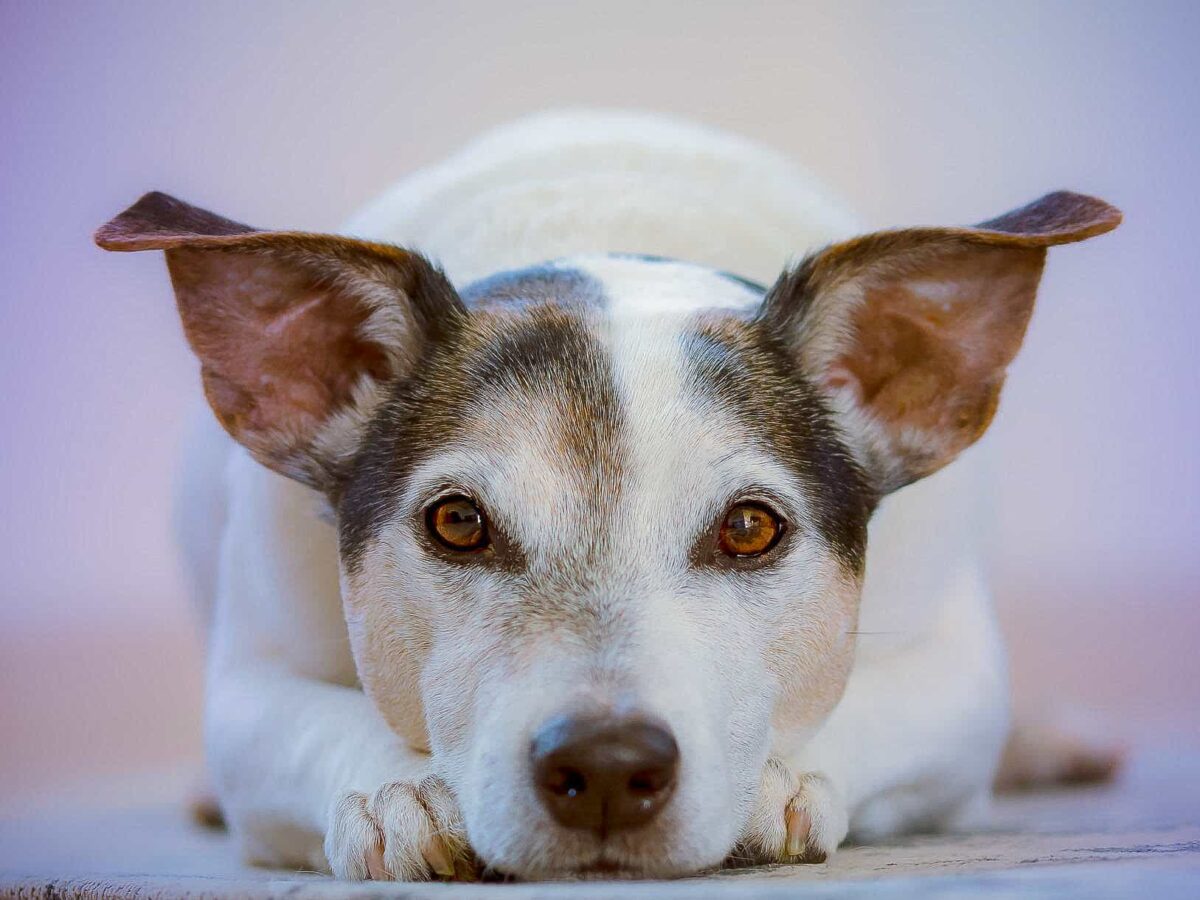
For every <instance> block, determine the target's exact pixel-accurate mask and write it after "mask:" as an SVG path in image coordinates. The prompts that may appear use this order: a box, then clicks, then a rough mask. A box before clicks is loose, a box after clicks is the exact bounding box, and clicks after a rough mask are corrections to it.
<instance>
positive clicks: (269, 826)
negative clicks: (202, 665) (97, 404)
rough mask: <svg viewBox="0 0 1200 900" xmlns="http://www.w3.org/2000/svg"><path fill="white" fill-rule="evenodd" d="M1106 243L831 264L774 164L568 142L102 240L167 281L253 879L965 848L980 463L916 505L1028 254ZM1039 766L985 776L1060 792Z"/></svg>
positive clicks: (974, 411)
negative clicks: (345, 197) (285, 214)
mask: <svg viewBox="0 0 1200 900" xmlns="http://www.w3.org/2000/svg"><path fill="white" fill-rule="evenodd" d="M1120 219H1121V214H1120V213H1119V212H1118V211H1117V210H1116V209H1114V208H1113V207H1112V206H1110V205H1108V204H1107V203H1104V202H1103V201H1101V200H1097V199H1094V198H1092V197H1087V196H1082V195H1079V194H1074V193H1068V192H1057V193H1052V194H1049V195H1048V196H1045V197H1043V198H1042V199H1040V200H1037V201H1035V202H1033V203H1030V204H1029V205H1027V206H1024V207H1021V208H1019V209H1016V210H1015V211H1013V212H1010V213H1007V214H1004V215H1001V216H999V217H997V218H992V219H990V220H988V221H985V222H983V223H982V224H980V225H976V226H973V227H915V228H903V229H898V230H891V231H882V232H875V233H870V234H866V235H865V236H858V237H851V236H849V235H850V234H851V232H852V231H853V229H854V222H853V219H852V218H851V217H850V216H849V215H848V214H846V213H845V211H844V210H843V209H842V207H841V206H840V205H839V204H838V203H837V202H836V201H835V200H833V199H831V198H830V197H829V196H828V195H827V194H826V193H825V192H824V191H823V190H822V189H821V188H820V186H819V184H818V183H817V182H816V180H815V179H813V178H812V177H811V176H810V175H808V174H807V173H805V172H803V171H802V170H800V169H798V168H796V167H795V166H793V165H792V164H791V163H789V162H788V161H787V160H785V159H784V158H782V157H780V156H778V155H776V154H774V153H773V152H771V151H769V150H766V149H764V148H762V147H759V146H757V145H755V144H753V143H751V142H749V141H746V140H743V139H741V138H738V137H734V136H731V135H727V134H723V133H720V132H717V131H714V130H710V129H707V128H703V127H700V126H695V125H691V124H687V123H681V122H675V121H671V120H666V119H661V118H658V117H653V116H647V115H640V114H623V113H602V112H586V113H560V114H550V115H543V116H541V117H535V118H533V119H530V120H526V121H523V122H520V123H517V124H516V125H512V126H509V127H507V128H502V129H500V130H499V131H497V132H494V133H493V134H491V135H489V136H486V137H484V138H483V139H481V140H479V141H478V142H477V143H476V144H474V145H472V146H471V147H469V148H468V149H466V150H464V151H462V152H461V153H459V154H457V155H456V156H453V157H451V158H450V159H449V160H447V161H446V162H445V163H443V164H441V165H440V166H435V167H433V168H432V169H430V170H427V171H425V172H423V173H419V174H417V175H415V176H412V177H411V178H409V179H406V180H405V181H404V182H402V183H401V184H400V185H399V186H397V187H396V188H394V189H393V190H392V191H390V192H388V193H387V194H385V195H384V196H383V197H382V198H381V199H380V200H379V201H377V202H376V203H375V204H373V205H372V206H371V207H369V208H368V209H367V210H366V211H365V212H364V213H362V214H361V215H360V216H359V217H358V218H356V219H355V220H353V221H352V222H351V223H350V224H349V225H348V226H347V227H346V228H345V229H344V233H345V234H348V235H355V237H349V236H341V235H331V234H310V233H305V232H299V231H264V230H258V229H255V228H251V227H248V226H246V225H242V224H239V223H238V222H235V221H232V220H229V219H226V218H223V217H221V216H218V215H215V214H213V213H210V212H206V211H204V210H202V209H199V208H197V207H194V206H191V205H188V204H186V203H183V202H181V201H179V200H176V199H173V198H171V197H169V196H166V195H164V194H160V193H152V194H147V195H146V196H144V197H143V198H142V199H141V200H139V201H138V202H137V203H136V204H134V205H133V206H132V207H130V208H129V209H127V210H126V211H125V212H123V213H121V214H120V215H118V216H117V217H116V218H115V219H113V220H112V221H110V222H109V223H108V224H106V225H104V226H103V227H101V228H100V229H99V231H98V232H97V235H96V240H97V242H98V244H99V245H100V246H101V247H103V248H105V249H108V250H118V251H135V250H161V251H165V255H166V260H167V265H168V268H169V271H170V276H171V281H172V284H173V287H174V292H175V296H176V299H177V303H178V308H179V313H180V316H181V319H182V324H183V329H184V332H185V334H186V337H187V339H188V342H189V344H190V346H191V347H192V349H193V350H194V351H195V354H196V356H197V357H198V358H199V361H200V368H201V377H202V381H203V386H204V393H205V396H206V398H207V401H208V404H209V406H211V409H212V412H214V413H215V416H216V421H217V422H219V424H220V426H221V429H217V428H216V427H215V426H213V425H206V426H202V427H200V428H199V430H198V431H197V434H196V435H195V436H194V437H193V439H192V440H191V441H190V443H189V449H188V451H187V453H186V457H185V466H184V477H183V480H182V488H181V494H180V503H179V504H178V506H179V510H180V517H179V521H180V529H181V533H182V535H183V540H184V548H185V557H186V560H187V563H188V566H189V570H190V572H191V575H192V582H193V583H194V585H195V588H196V592H197V595H198V598H199V600H200V603H201V604H202V607H203V608H204V609H205V610H206V616H207V619H208V621H209V622H210V624H209V632H208V657H207V658H208V665H207V679H206V682H207V683H206V710H205V719H206V727H205V735H206V752H207V756H208V759H209V768H210V774H211V778H212V784H213V789H214V791H215V792H216V796H217V798H218V800H219V803H220V806H221V809H222V811H223V813H224V816H225V818H226V820H227V821H228V823H229V825H230V828H231V830H232V833H233V834H234V836H235V837H236V839H237V840H238V842H239V845H240V847H241V848H242V850H243V853H244V855H245V856H246V858H247V859H249V860H250V861H253V862H257V863H261V864H266V865H272V866H296V867H303V868H310V869H320V870H324V871H332V872H333V873H334V874H335V875H337V876H338V877H341V878H349V879H395V880H421V879H430V878H459V879H470V878H474V877H477V876H478V875H479V874H480V873H481V872H492V873H500V874H503V875H505V876H511V877H518V878H523V879H551V878H579V877H672V876H679V875H685V874H691V873H696V872H700V871H703V870H706V869H710V868H712V867H715V866H720V865H722V864H736V863H764V862H788V861H791V862H817V861H821V860H824V859H825V858H826V857H827V856H829V854H832V853H833V852H834V851H835V850H836V849H837V847H838V846H839V844H841V843H842V842H843V840H844V839H846V837H847V835H848V834H849V835H851V836H852V837H854V838H855V839H857V840H876V839H880V838H883V837H886V836H889V835H894V834H897V833H903V832H908V831H913V830H918V829H950V828H959V827H968V826H970V825H972V824H973V823H977V822H978V821H980V816H981V815H982V814H983V812H984V811H985V810H986V806H987V803H988V800H989V797H990V796H991V791H992V784H993V781H994V780H995V779H996V777H997V768H998V764H999V760H1000V756H1001V752H1002V749H1003V747H1004V744H1005V739H1006V736H1007V735H1008V733H1009V728H1010V721H1009V719H1010V716H1009V696H1008V694H1009V691H1008V682H1007V669H1006V658H1005V652H1004V647H1003V643H1002V641H1001V638H1000V634H999V630H998V627H997V624H996V620H995V617H994V612H993V607H992V602H991V599H990V595H989V591H988V587H987V583H986V580H985V578H984V576H983V574H982V570H981V566H980V562H979V558H980V551H979V548H978V546H977V545H976V535H977V534H978V531H979V529H978V528H977V527H975V524H974V523H975V521H976V519H977V517H978V513H977V512H976V503H975V497H974V488H973V485H977V484H978V481H979V478H980V477H981V476H980V475H979V472H978V469H979V465H978V463H977V462H973V461H972V460H971V459H970V458H969V457H970V456H971V455H970V454H968V458H967V459H964V460H963V461H961V462H960V463H958V464H957V465H955V466H952V467H950V468H948V469H946V470H945V471H941V470H942V469H943V467H945V466H947V464H949V463H950V462H951V461H952V460H954V459H955V458H956V457H957V456H958V455H959V454H960V453H962V452H963V451H964V450H966V449H967V448H968V447H969V446H970V445H971V444H973V443H974V442H975V441H976V440H977V439H978V438H979V437H980V436H981V435H982V434H983V432H984V430H985V429H986V428H987V427H988V424H989V422H990V421H991V419H992V416H993V414H994V413H995V411H996V406H997V402H998V398H999V395H1000V390H1001V385H1002V383H1003V381H1004V377H1005V370H1006V367H1007V366H1008V365H1009V363H1010V362H1011V361H1012V360H1013V358H1014V355H1015V354H1016V353H1017V350H1018V347H1019V345H1020V343H1021V341H1022V337H1023V335H1024V333H1025V330H1026V326H1027V324H1028V322H1029V318H1030V315H1031V312H1032V310H1033V305H1034V297H1035V293H1036V289H1037V285H1038V281H1039V278H1040V275H1041V272H1042V267H1043V262H1044V259H1045V256H1046V249H1047V248H1048V247H1051V246H1055V245H1059V244H1065V243H1070V242H1074V241H1080V240H1084V239H1086V238H1090V237H1093V236H1096V235H1099V234H1103V233H1105V232H1107V231H1110V230H1111V229H1113V228H1115V227H1116V226H1117V224H1118V223H1119V222H1120ZM814 248H818V249H814ZM805 251H806V252H807V255H805V256H803V258H802V259H801V260H800V261H799V262H796V263H794V264H793V263H789V259H792V258H794V257H795V255H796V254H799V253H801V252H805ZM433 257H436V258H437V260H438V261H439V263H440V265H441V266H442V267H441V268H439V265H437V264H435V263H434V262H431V261H430V259H431V258H433ZM760 279H761V282H760ZM764 285H769V286H764ZM222 429H223V430H222ZM226 434H227V435H228V437H226ZM230 437H231V438H232V441H230V440H229V438H230ZM868 547H870V550H869V551H868ZM1045 746H1046V745H1045V744H1042V745H1039V744H1037V743H1036V742H1035V744H1034V746H1033V747H1032V749H1030V747H1028V746H1025V747H1024V749H1023V750H1022V753H1021V754H1019V755H1018V756H1019V758H1018V759H1017V761H1016V762H1015V763H1014V765H1015V767H1016V768H1015V769H1014V771H1012V772H1010V773H1009V776H1008V777H1009V779H1010V780H1015V781H1020V780H1021V779H1022V771H1024V772H1025V773H1026V775H1028V773H1029V772H1032V771H1034V770H1037V771H1039V772H1042V774H1043V775H1045V776H1046V777H1049V778H1053V777H1055V775H1056V774H1062V772H1063V771H1065V769H1069V768H1070V767H1071V766H1075V767H1076V768H1078V765H1079V764H1080V760H1081V759H1083V760H1085V761H1086V759H1087V758H1088V757H1087V753H1088V752H1089V750H1088V748H1086V747H1085V748H1082V749H1073V750H1069V751H1057V752H1058V756H1055V755H1054V753H1055V752H1056V751H1052V750H1045V751H1044V750H1042V749H1039V748H1042V747H1045ZM1047 753H1048V754H1050V755H1047ZM1039 754H1040V755H1039ZM1106 765H1107V763H1106V762H1105V760H1104V758H1103V756H1102V755H1101V757H1100V768H1101V769H1104V768H1105V766H1106ZM1031 777H1032V778H1033V780H1037V776H1031Z"/></svg>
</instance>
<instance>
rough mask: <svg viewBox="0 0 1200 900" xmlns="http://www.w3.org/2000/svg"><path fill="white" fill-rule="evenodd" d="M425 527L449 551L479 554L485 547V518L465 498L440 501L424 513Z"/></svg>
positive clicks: (486, 537) (486, 535) (444, 498)
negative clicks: (469, 551)
mask: <svg viewBox="0 0 1200 900" xmlns="http://www.w3.org/2000/svg"><path fill="white" fill-rule="evenodd" d="M425 524H426V526H427V527H428V528H429V533H430V534H432V535H433V536H434V538H435V539H436V540H437V541H438V542H439V543H441V544H442V545H443V546H445V547H448V548H449V549H451V550H459V551H466V550H482V549H483V548H484V547H486V546H487V544H488V529H487V518H486V517H485V516H484V514H483V510H481V509H480V508H479V507H478V506H476V505H475V503H474V501H472V500H471V499H469V498H468V497H462V496H454V497H443V498H442V499H441V500H439V501H438V502H437V503H435V504H433V506H431V507H429V509H428V510H427V511H426V513H425Z"/></svg>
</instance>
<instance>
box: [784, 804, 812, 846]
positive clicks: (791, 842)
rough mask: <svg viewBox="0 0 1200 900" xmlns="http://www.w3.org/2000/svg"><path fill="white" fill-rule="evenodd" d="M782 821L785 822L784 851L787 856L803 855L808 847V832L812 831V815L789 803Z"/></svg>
mask: <svg viewBox="0 0 1200 900" xmlns="http://www.w3.org/2000/svg"><path fill="white" fill-rule="evenodd" d="M784 821H785V822H786V823H787V849H786V850H785V851H784V852H786V853H787V855H788V856H803V855H804V851H805V849H807V847H808V834H809V832H810V831H812V817H811V816H810V815H809V814H808V813H807V812H805V811H804V810H803V809H797V808H796V807H794V806H792V805H790V804H789V805H788V808H787V812H786V813H784Z"/></svg>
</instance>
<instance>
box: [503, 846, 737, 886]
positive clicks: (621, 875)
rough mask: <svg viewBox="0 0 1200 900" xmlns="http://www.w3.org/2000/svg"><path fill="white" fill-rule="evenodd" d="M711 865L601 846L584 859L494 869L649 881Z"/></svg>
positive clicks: (529, 875) (514, 875)
mask: <svg viewBox="0 0 1200 900" xmlns="http://www.w3.org/2000/svg"><path fill="white" fill-rule="evenodd" d="M713 868H715V866H712V865H702V864H701V865H679V864H672V863H671V862H670V861H669V860H667V859H663V858H660V859H657V860H645V859H626V858H623V855H622V854H620V853H618V852H615V851H613V850H611V849H607V848H606V849H601V850H599V851H597V852H596V853H595V854H593V855H590V856H588V857H587V858H584V859H574V860H562V861H560V862H558V861H556V862H555V863H554V864H552V865H551V866H548V867H537V868H536V869H531V870H529V871H525V872H515V871H505V870H503V869H499V868H497V869H493V870H492V871H494V872H496V873H497V874H500V875H502V876H504V877H505V878H511V879H513V880H517V881H646V880H661V879H669V878H684V877H687V876H689V875H697V874H699V873H701V872H704V871H707V870H709V869H713Z"/></svg>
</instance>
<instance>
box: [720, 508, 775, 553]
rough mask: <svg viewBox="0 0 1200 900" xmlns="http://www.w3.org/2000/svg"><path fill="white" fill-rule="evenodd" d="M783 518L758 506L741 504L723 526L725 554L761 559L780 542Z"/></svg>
mask: <svg viewBox="0 0 1200 900" xmlns="http://www.w3.org/2000/svg"><path fill="white" fill-rule="evenodd" d="M781 534H783V523H782V522H781V521H780V519H779V516H777V515H776V514H775V513H773V512H772V511H771V510H769V509H767V508H766V507H765V506H761V505H759V504H757V503H739V504H738V505H737V506H735V507H733V509H731V510H729V512H728V513H727V514H726V515H725V521H724V522H722V523H721V534H720V538H719V543H720V546H721V552H722V553H725V554H727V555H729V556H761V555H762V554H763V553H766V552H767V551H768V550H770V549H771V548H772V547H774V546H775V544H776V542H777V541H778V540H779V536H780V535H781Z"/></svg>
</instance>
